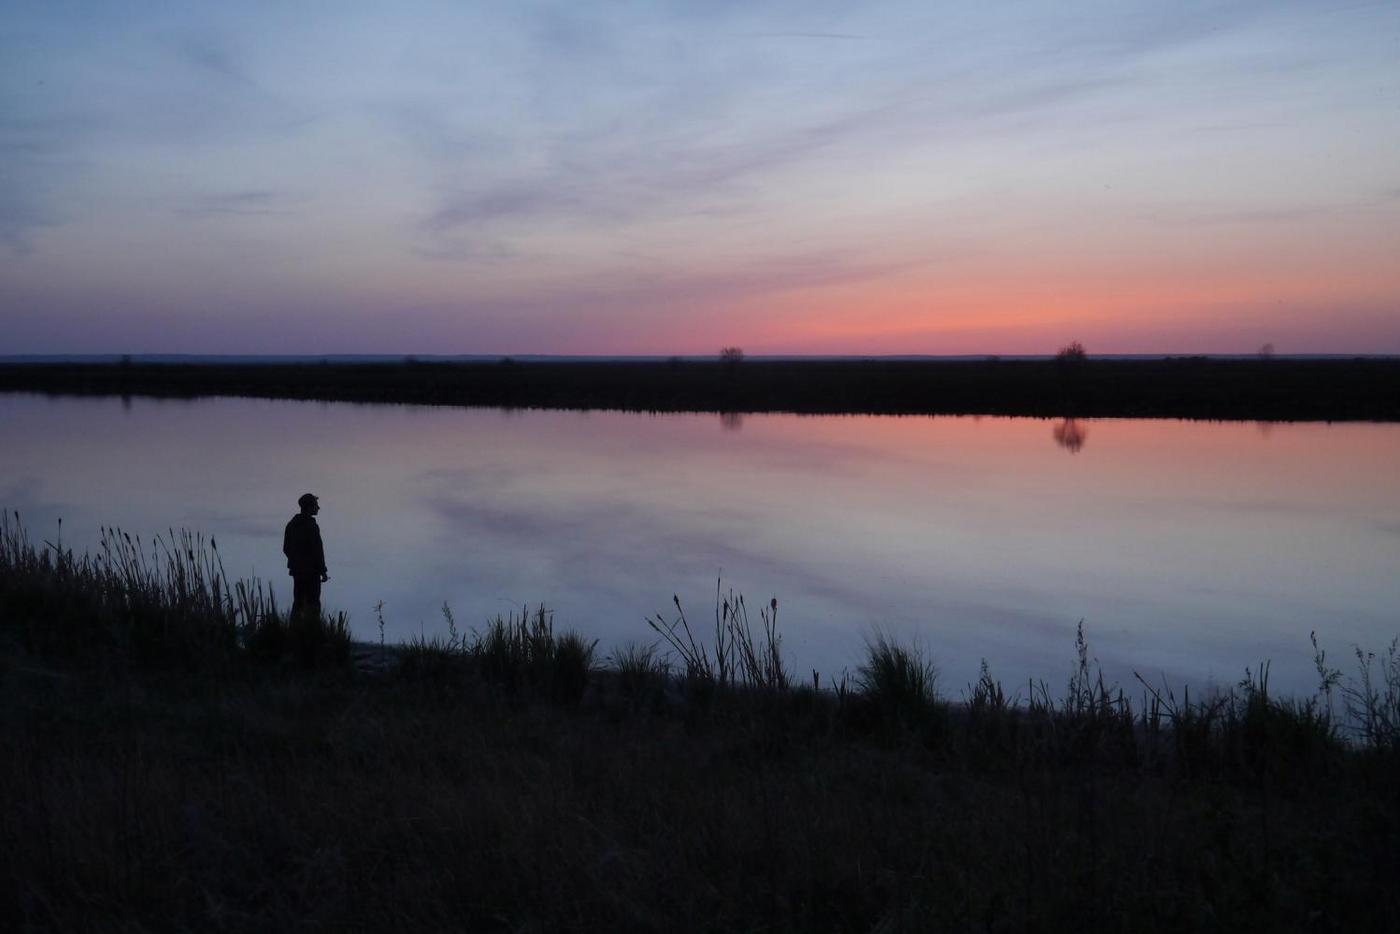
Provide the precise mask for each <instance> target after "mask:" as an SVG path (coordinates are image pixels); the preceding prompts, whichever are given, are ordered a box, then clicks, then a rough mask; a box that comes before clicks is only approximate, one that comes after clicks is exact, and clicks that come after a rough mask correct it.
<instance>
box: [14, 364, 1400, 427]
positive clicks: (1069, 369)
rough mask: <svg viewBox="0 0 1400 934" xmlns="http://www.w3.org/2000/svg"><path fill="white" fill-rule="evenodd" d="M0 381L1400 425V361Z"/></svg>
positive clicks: (508, 404)
mask: <svg viewBox="0 0 1400 934" xmlns="http://www.w3.org/2000/svg"><path fill="white" fill-rule="evenodd" d="M0 392H38V393H45V394H50V395H116V396H150V397H161V398H198V397H208V396H234V397H250V398H271V399H302V400H321V401H345V402H361V403H389V404H395V403H398V404H414V405H457V406H479V407H493V408H502V407H503V408H548V409H614V410H628V411H648V412H792V413H799V414H812V415H818V414H901V415H952V414H960V415H1023V416H1034V417H1125V418H1192V419H1219V420H1268V421H1400V359H1397V358H1393V357H1356V358H1342V359H1337V358H1325V357H1318V358H1274V359H1261V358H1240V357H1171V358H1126V359H1125V358H1090V359H1088V360H1085V361H1078V362H1062V361H1056V360H1047V359H1025V358H1015V359H1005V358H966V359H958V360H947V359H943V360H929V359H891V358H883V359H854V358H852V359H801V360H791V359H748V360H744V361H743V362H741V363H737V364H725V363H721V362H719V361H717V360H712V359H709V360H697V359H694V358H679V357H677V358H670V359H666V360H655V359H647V360H628V361H597V360H568V361H560V360H557V359H544V360H542V359H539V358H532V359H528V360H516V359H512V358H503V359H497V360H489V361H465V362H462V361H450V362H443V361H441V360H408V361H399V362H382V361H377V362H346V361H344V360H341V361H336V362H331V361H330V360H329V359H327V360H326V361H325V362H293V363H288V362H265V363H247V362H240V363H216V362H199V363H191V362H147V361H144V360H140V359H136V360H132V361H130V362H102V363H90V362H79V363H74V362H23V363H0Z"/></svg>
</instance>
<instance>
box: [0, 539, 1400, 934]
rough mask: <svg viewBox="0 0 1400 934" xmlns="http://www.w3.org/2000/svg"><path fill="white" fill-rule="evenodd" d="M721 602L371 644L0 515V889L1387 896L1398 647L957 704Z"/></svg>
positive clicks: (576, 899) (714, 902)
mask: <svg viewBox="0 0 1400 934" xmlns="http://www.w3.org/2000/svg"><path fill="white" fill-rule="evenodd" d="M172 546H173V547H172ZM146 555H150V556H152V557H149V558H148V557H145V556H146ZM716 609H717V614H716V616H717V618H718V620H719V625H718V626H716V627H714V628H713V631H711V628H712V627H711V624H710V623H706V624H705V626H704V632H701V631H700V627H698V626H697V627H696V628H695V629H694V630H692V628H691V625H690V623H688V622H687V621H686V620H685V619H684V613H683V612H682V609H681V607H680V606H679V604H677V605H676V607H675V608H674V614H673V615H670V616H667V617H657V618H655V619H654V620H652V623H653V625H652V627H651V629H650V630H644V631H642V632H639V640H641V642H642V644H639V645H632V646H623V647H619V648H616V649H613V650H611V651H608V652H607V653H606V657H599V655H600V654H601V653H597V649H596V646H595V645H594V644H592V643H590V642H588V641H587V640H585V639H583V638H582V637H580V636H578V635H577V634H574V633H570V632H566V631H559V632H556V630H555V628H554V624H553V620H552V617H551V616H550V614H548V612H547V611H545V610H543V609H537V610H534V611H531V612H529V613H528V614H521V615H519V616H516V617H507V618H504V619H501V618H498V619H497V620H496V621H495V622H494V623H492V624H491V625H490V626H488V627H487V628H486V629H485V631H483V632H481V633H479V634H474V635H470V636H468V635H465V634H461V633H459V632H458V631H457V629H456V624H455V622H453V621H452V620H451V619H450V618H448V619H447V620H446V622H447V625H448V631H447V634H446V635H444V636H443V637H441V638H440V639H438V640H427V641H422V640H420V641H416V642H413V643H410V644H407V645H403V646H384V647H383V648H382V650H379V647H377V646H375V645H372V644H371V645H360V644H352V643H351V642H350V640H349V634H348V632H347V631H346V629H345V627H344V621H343V619H340V618H331V619H323V620H315V621H309V620H308V621H301V622H300V623H292V622H291V621H288V620H287V619H286V617H285V616H284V615H282V614H281V613H279V611H278V609H277V607H276V605H275V603H273V602H272V601H271V600H270V599H268V598H267V597H265V596H264V595H263V594H262V592H261V591H260V590H259V589H258V588H257V587H256V586H255V585H250V584H247V583H238V582H235V583H233V584H230V583H229V582H228V581H226V580H225V579H224V578H223V577H222V572H221V571H220V570H219V569H218V561H217V549H216V548H215V547H214V546H213V543H212V542H211V543H208V545H205V544H204V543H202V542H201V541H199V540H198V539H197V538H184V539H181V540H179V541H178V542H172V543H167V544H166V545H161V544H151V543H147V544H146V545H144V546H143V545H141V544H140V542H139V540H137V539H134V538H128V537H126V536H125V535H124V534H122V533H114V532H111V531H109V532H108V535H107V538H106V539H105V540H104V546H103V548H102V549H101V552H100V553H99V554H96V555H93V556H75V555H73V554H71V553H68V552H61V551H58V550H56V549H54V548H52V547H49V546H47V545H44V544H37V545H36V544H34V543H31V542H30V541H29V540H28V539H27V537H26V536H25V535H24V534H23V530H22V529H21V528H20V527H18V525H17V524H15V523H13V522H11V524H9V525H8V526H6V527H5V528H4V530H3V535H0V742H3V744H4V748H5V749H6V750H7V751H8V754H7V755H6V756H5V757H3V760H0V797H3V800H4V801H5V802H6V804H5V810H4V814H3V819H0V846H3V847H4V850H5V852H6V853H7V854H8V856H9V858H8V859H7V860H6V861H4V864H3V866H4V868H3V869H0V909H3V910H4V911H5V913H6V916H7V917H10V918H13V919H15V923H17V924H18V925H19V927H20V929H34V930H87V929H91V928H92V927H94V926H104V927H109V928H111V927H122V928H129V929H133V930H145V929H156V928H160V929H170V928H176V929H179V928H191V929H202V930H204V929H214V930H224V931H255V930H269V929H278V930H285V929H290V928H293V927H296V928H299V929H304V930H381V929H386V928H394V929H444V928H460V929H467V930H501V931H519V930H538V931H553V930H597V931H612V930H657V931H661V930H665V931H731V930H791V931H807V930H813V931H825V930H874V929H881V930H911V931H912V930H939V929H955V930H970V929H977V930H1060V929H1064V928H1067V927H1070V926H1071V925H1073V926H1075V927H1079V926H1082V925H1085V924H1090V925H1094V926H1095V927H1099V928H1108V929H1118V930H1134V931H1168V930H1173V931H1174V930H1183V929H1202V928H1218V929H1225V930H1232V929H1238V928H1252V929H1268V930H1349V931H1357V930H1380V929H1383V928H1384V927H1385V924H1386V923H1387V922H1388V921H1389V919H1391V918H1392V917H1393V916H1394V912H1395V909H1396V907H1398V906H1397V905H1396V904H1395V903H1396V901H1397V895H1396V893H1395V891H1394V887H1393V885H1391V880H1393V878H1394V877H1395V874H1396V872H1397V871H1400V853H1397V850H1396V848H1395V847H1394V841H1395V839H1396V838H1397V834H1400V785H1398V784H1397V782H1396V781H1395V775H1396V767H1397V761H1400V760H1397V743H1396V736H1395V726H1396V723H1395V721H1394V714H1395V711H1396V704H1397V698H1396V693H1397V691H1400V672H1397V665H1396V660H1395V655H1394V654H1393V653H1392V654H1391V656H1390V657H1389V658H1388V659H1385V660H1382V665H1381V671H1380V673H1379V674H1374V672H1373V669H1372V667H1371V666H1370V664H1369V663H1368V667H1367V668H1366V669H1364V670H1363V671H1364V675H1362V674H1358V675H1355V676H1352V677H1347V678H1344V677H1343V675H1342V674H1341V673H1340V672H1337V671H1335V670H1334V669H1332V668H1331V667H1330V663H1329V662H1328V661H1327V659H1326V657H1325V656H1322V655H1319V657H1318V659H1317V661H1318V667H1319V675H1320V677H1321V679H1322V681H1323V685H1322V686H1321V687H1320V688H1319V695H1318V696H1317V697H1315V698H1310V699H1304V700H1298V699H1291V698H1276V697H1273V696H1271V695H1270V693H1269V690H1268V677H1267V666H1260V667H1258V668H1257V669H1255V670H1254V671H1253V672H1252V673H1251V676H1250V677H1249V678H1248V679H1246V680H1245V681H1244V682H1242V684H1241V685H1240V687H1239V688H1238V690H1235V691H1231V692H1229V693H1228V694H1226V695H1221V696H1218V697H1211V698H1187V697H1176V696H1174V695H1173V694H1172V693H1171V692H1170V691H1169V690H1167V689H1166V688H1165V687H1149V686H1147V685H1142V686H1141V692H1142V693H1141V695H1140V703H1134V702H1133V698H1132V697H1130V696H1129V695H1128V694H1126V693H1125V692H1123V691H1120V690H1117V689H1115V688H1114V687H1112V686H1106V685H1105V684H1104V683H1103V681H1102V678H1101V676H1100V675H1099V674H1098V672H1097V667H1096V666H1095V664H1094V663H1093V659H1092V652H1091V650H1090V648H1089V646H1088V645H1087V643H1086V642H1085V641H1084V639H1083V636H1082V633H1081V640H1080V642H1079V644H1078V645H1077V646H1075V647H1074V653H1073V654H1070V653H1069V652H1067V664H1066V665H1065V669H1066V672H1067V674H1068V678H1067V680H1061V679H1060V678H1058V677H1056V675H1055V673H1054V672H1050V671H1047V677H1050V678H1053V679H1054V683H1055V687H1053V688H1050V687H1045V686H1042V687H1041V688H1040V689H1039V690H1036V689H1032V690H1031V691H1030V692H1029V694H1028V695H1023V696H1019V697H1014V696H1012V695H1011V694H1010V693H1009V692H1008V691H1007V690H1006V689H1005V688H1003V686H1002V685H1000V684H999V683H997V681H996V680H995V679H994V677H993V676H992V674H991V673H985V676H984V677H983V678H982V679H981V680H979V681H978V682H977V683H976V684H975V685H968V686H967V688H966V690H965V691H962V692H961V698H960V699H958V700H954V699H953V697H956V696H957V695H956V694H954V695H953V697H950V696H949V695H948V694H947V693H945V692H944V691H940V690H939V687H938V685H937V678H936V672H935V671H934V670H933V669H932V668H931V666H929V665H928V664H927V663H926V661H925V660H924V659H922V658H921V657H920V656H919V654H918V653H917V652H914V651H912V650H910V649H908V648H905V647H901V646H898V645H894V644H890V643H888V642H879V641H877V642H876V643H875V644H874V645H872V646H871V647H870V650H869V652H868V654H867V657H866V658H865V659H864V661H863V662H862V663H861V664H860V665H859V667H858V669H857V674H856V676H855V677H854V678H853V679H852V680H851V681H849V682H843V683H841V684H837V685H830V686H828V685H820V684H818V685H811V684H807V683H804V680H803V679H802V678H799V677H797V676H795V675H794V674H793V673H791V672H788V671H787V670H786V669H785V667H784V665H783V663H782V654H781V648H780V646H781V643H780V639H779V638H778V632H777V625H776V618H775V617H774V616H773V613H774V612H775V611H776V606H775V605H774V604H771V603H770V604H768V605H767V606H764V607H759V608H755V610H754V612H755V618H754V619H752V620H750V612H751V611H750V610H749V608H747V607H746V606H744V605H743V604H742V603H741V602H740V601H739V600H738V599H737V598H734V597H731V596H729V595H723V596H720V597H719V605H718V606H717V608H716ZM706 615H707V616H708V613H707V614H706ZM653 640H654V641H655V642H656V643H658V644H659V646H660V647H661V648H659V649H654V648H651V647H650V646H648V645H647V644H646V643H647V642H651V641H653ZM666 648H669V653H668V654H666V655H663V654H662V651H661V649H666ZM1067 648H1068V647H1067ZM377 650H378V651H377ZM381 652H382V657H381ZM1051 667H1054V666H1051ZM1062 674H1063V673H1062ZM1061 685H1063V687H1061ZM1334 701H1335V705H1336V707H1337V708H1338V712H1336V713H1334ZM1353 705H1355V706H1356V707H1357V714H1358V715H1359V716H1360V718H1361V720H1362V721H1363V722H1365V721H1366V709H1367V708H1368V705H1369V709H1370V713H1371V719H1370V721H1369V722H1370V725H1369V726H1368V727H1367V728H1366V729H1364V730H1363V731H1361V732H1359V733H1348V732H1346V731H1344V729H1343V724H1342V721H1341V719H1340V716H1341V715H1340V709H1341V708H1344V707H1345V708H1351V707H1352V706H1353Z"/></svg>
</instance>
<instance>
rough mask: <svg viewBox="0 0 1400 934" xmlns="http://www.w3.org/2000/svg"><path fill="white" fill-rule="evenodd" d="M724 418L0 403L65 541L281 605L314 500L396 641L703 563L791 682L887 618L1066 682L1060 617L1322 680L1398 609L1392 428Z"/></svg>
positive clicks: (693, 594)
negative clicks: (778, 606) (305, 509)
mask: <svg viewBox="0 0 1400 934" xmlns="http://www.w3.org/2000/svg"><path fill="white" fill-rule="evenodd" d="M714 419H715V416H714V415H713V414H710V415H660V416H647V415H642V414H627V413H617V412H593V413H585V412H539V411H514V412H508V411H502V410H480V409H478V410H472V409H450V408H437V409H434V408H412V407H400V406H383V407H376V406H355V405H348V404H324V403H300V402H275V401H267V400H234V399H221V400H201V401H194V402H159V401H152V400H147V399H141V398H137V399H134V400H121V399H47V398H42V397H36V396H15V395H11V396H0V427H3V432H4V437H5V441H6V447H5V455H4V457H3V458H0V506H5V507H8V508H17V509H19V510H20V511H21V512H22V513H23V514H24V516H25V518H26V521H27V523H28V524H29V525H30V526H31V528H32V529H33V531H34V532H35V534H36V537H40V534H41V533H45V532H49V531H50V530H52V529H53V528H54V524H55V523H56V521H57V519H58V518H59V517H60V516H61V517H62V518H63V520H64V522H63V534H64V540H65V541H66V542H69V543H72V544H75V545H77V546H78V547H82V546H83V545H84V539H86V542H88V543H91V542H93V541H95V540H96V538H97V534H98V528H99V526H100V525H104V524H106V525H119V526H123V527H125V528H128V529H131V530H133V531H137V530H139V531H142V532H146V533H150V532H154V531H157V530H163V529H165V528H168V527H176V528H178V527H182V526H183V527H189V528H191V529H197V530H199V531H202V532H205V533H206V534H210V535H214V536H217V538H218V541H219V544H220V551H221V552H222V554H223V556H224V559H225V562H226V565H227V567H228V570H229V572H230V574H234V575H248V574H254V573H255V574H258V575H260V576H263V577H265V578H268V579H271V580H272V581H273V582H274V583H275V584H276V585H277V587H278V588H279V598H281V599H282V601H283V603H284V604H285V603H286V597H287V596H288V592H289V584H290V581H289V579H288V578H287V577H286V573H285V566H284V562H283V560H282V555H281V535H282V529H283V526H284V525H285V523H286V521H287V519H288V518H290V516H291V514H292V513H293V512H294V511H295V510H296V497H297V496H298V495H300V494H301V493H303V492H306V491H308V490H309V491H312V492H314V493H316V494H318V495H319V496H320V498H321V506H322V512H321V515H320V516H319V517H318V519H319V522H320V525H321V528H322V531H323V534H324V537H325V544H326V554H327V563H328V565H329V568H330V575H331V581H330V583H328V584H327V585H326V589H325V594H324V599H325V602H326V604H327V605H328V606H331V607H339V608H344V609H346V610H348V611H349V612H350V613H351V616H352V620H353V621H354V623H355V624H356V625H357V627H358V632H359V635H360V636H362V637H367V638H375V637H377V631H375V628H374V614H373V612H372V607H373V606H374V605H375V603H376V602H377V601H380V600H382V601H384V605H385V615H386V621H387V623H388V626H389V632H388V635H389V637H390V638H405V637H408V636H410V635H416V634H417V633H418V632H419V631H420V626H421V627H422V628H423V629H424V630H425V631H427V632H430V633H431V632H433V631H436V629H437V628H438V627H440V626H441V615H440V609H441V606H442V603H443V602H444V601H447V602H449V603H450V604H451V605H452V607H453V610H454V612H455V614H456V616H457V619H458V620H459V621H461V622H462V623H463V624H464V625H465V626H468V627H469V626H471V625H473V624H476V625H480V623H481V621H483V620H484V619H485V618H486V617H487V616H489V615H494V614H495V613H497V612H504V611H505V610H507V609H511V608H514V609H517V610H518V608H519V607H520V605H521V604H523V603H526V602H530V603H533V602H537V601H541V600H543V601H546V602H547V603H549V605H550V606H552V607H553V608H554V609H555V611H556V618H557V620H558V621H559V624H560V625H562V626H574V627H578V628H581V629H584V630H586V631H587V632H588V633H589V635H590V636H593V637H596V638H598V639H599V640H600V649H601V650H602V651H603V652H606V651H608V650H609V649H610V647H611V646H613V645H616V644H618V643H621V642H625V641H628V640H646V639H648V638H650V637H651V633H650V631H649V630H648V629H647V628H646V625H645V623H644V618H645V617H646V616H647V615H649V614H653V613H655V612H657V611H658V610H661V609H663V608H664V607H665V606H666V605H667V604H669V602H670V599H671V595H672V594H673V593H677V594H679V595H680V597H681V599H682V600H683V601H684V603H685V605H686V607H687V611H688V612H690V613H692V614H697V613H698V614H700V615H702V616H703V615H704V613H705V612H706V610H707V608H708V607H709V606H710V604H711V601H712V600H713V595H714V584H715V577H716V576H717V575H718V574H721V573H722V574H723V576H724V579H725V582H726V585H732V586H733V587H734V588H735V589H736V590H737V591H741V592H744V593H745V594H746V595H747V596H748V597H749V599H750V600H760V601H766V600H767V599H768V598H770V597H772V596H774V595H776V596H777V597H778V598H779V600H780V601H781V602H782V606H783V617H784V622H783V646H784V649H785V651H786V652H787V653H788V654H789V656H790V658H791V660H792V662H793V669H794V670H796V671H806V670H808V669H810V668H813V667H815V668H820V669H821V670H822V671H823V672H826V673H828V674H831V673H839V672H840V670H841V669H842V668H843V667H844V666H853V665H854V664H856V662H857V661H858V658H859V653H860V649H861V644H862V641H863V638H864V636H865V635H866V634H867V633H868V632H869V631H870V628H871V627H873V626H876V625H879V626H882V627H884V628H886V629H888V630H891V631H892V632H893V633H895V634H896V635H900V636H903V637H910V638H913V637H917V638H920V639H921V640H922V641H923V642H924V643H925V644H926V645H927V648H928V649H929V651H930V652H931V653H932V654H933V655H934V657H935V658H936V659H937V661H938V664H939V666H940V668H941V670H942V684H943V688H944V690H945V691H946V692H948V693H949V694H952V695H954V696H956V695H957V692H958V690H959V688H960V687H961V686H963V685H965V684H967V683H968V682H970V681H972V680H973V679H975V677H976V673H977V665H978V662H979V660H980V659H981V658H983V657H985V658H986V659H987V660H988V662H989V664H990V665H991V668H992V671H993V673H994V674H997V675H999V676H1000V677H1001V678H1003V680H1005V681H1006V683H1007V684H1008V685H1011V684H1016V683H1024V679H1026V678H1030V677H1035V678H1037V679H1039V678H1044V679H1046V680H1048V681H1050V682H1051V684H1052V685H1054V684H1056V683H1058V682H1060V681H1061V680H1062V679H1063V678H1064V677H1065V676H1066V675H1067V674H1068V672H1069V668H1070V665H1071V662H1072V660H1073V641H1074V627H1075V624H1076V623H1077V622H1078V621H1079V620H1080V619H1083V620H1084V621H1085V628H1086V631H1087V633H1088V635H1089V638H1090V641H1091V646H1092V649H1093V651H1094V654H1095V655H1097V657H1098V658H1100V659H1101V660H1102V661H1103V663H1104V665H1105V666H1106V668H1107V669H1108V671H1109V672H1110V674H1111V675H1113V676H1114V677H1116V678H1118V679H1119V680H1120V681H1122V682H1124V683H1125V684H1127V683H1131V679H1132V671H1133V670H1134V669H1136V670H1139V671H1142V672H1143V673H1144V674H1145V675H1148V676H1150V677H1152V676H1155V675H1157V673H1159V672H1164V673H1165V674H1166V675H1167V676H1168V678H1169V679H1171V680H1172V681H1174V682H1175V681H1180V680H1185V679H1190V680H1191V681H1193V682H1196V683H1200V682H1204V681H1209V680H1215V681H1217V682H1219V683H1233V682H1235V681H1237V680H1238V679H1239V677H1240V673H1241V671H1242V670H1243V668H1244V666H1245V665H1247V664H1257V663H1258V662H1259V661H1260V660H1262V659H1266V658H1272V659H1273V660H1274V667H1273V678H1274V682H1273V683H1274V684H1276V685H1277V686H1278V687H1279V688H1280V689H1310V688H1311V686H1312V683H1311V682H1312V677H1311V670H1310V659H1311V655H1310V647H1309V645H1308V641H1307V639H1308V633H1309V631H1310V630H1313V629H1316V630H1317V631H1318V634H1319V638H1320V639H1321V640H1322V642H1323V644H1324V646H1325V647H1328V648H1331V649H1333V651H1335V652H1338V653H1342V654H1345V653H1346V652H1347V651H1348V650H1349V648H1350V646H1351V645H1353V644H1359V645H1362V646H1366V647H1373V648H1374V647H1379V646H1381V645H1383V644H1385V643H1388V642H1389V640H1390V639H1391V638H1392V637H1393V636H1394V635H1395V634H1396V631H1397V628H1398V627H1397V623H1400V620H1397V613H1396V608H1397V607H1400V575H1396V574H1395V563H1394V556H1395V555H1396V553H1397V551H1398V550H1400V531H1397V530H1400V472H1398V471H1396V470H1395V469H1394V465H1395V464H1396V463H1397V462H1400V426H1396V425H1349V424H1341V425H1321V424H1280V425H1277V426H1275V427H1274V428H1273V429H1272V433H1271V434H1269V435H1268V436H1267V438H1265V437H1262V436H1261V434H1260V432H1259V430H1258V429H1257V428H1256V427H1255V426H1253V425H1250V424H1247V423H1234V424H1207V423H1195V422H1166V421H1136V420H1094V421H1093V423H1092V425H1090V424H1089V422H1088V421H1085V420H1066V421H1060V422H1052V423H1049V424H1048V425H1047V423H1046V422H1045V421H1044V420H1036V419H1009V418H993V417H985V418H979V419H973V418H949V417H939V418H928V417H905V418H895V417H851V416H840V417H829V418H828V417H819V418H818V417H799V416H792V415H752V414H750V415H745V416H743V418H742V430H740V431H736V430H734V429H736V428H738V427H739V420H738V419H737V418H735V419H731V418H730V417H729V416H721V418H720V426H721V428H722V430H721V431H716V430H715V421H714ZM1047 428H1048V429H1049V431H1050V433H1051V434H1052V435H1053V438H1054V441H1055V442H1056V443H1055V444H1046V443H1045V440H1046V439H1045V434H1046V431H1047ZM1090 429H1092V431H1093V434H1094V444H1093V445H1086V444H1085V443H1084V441H1085V438H1086V437H1087V433H1088V431H1089V430H1090ZM1065 450H1069V451H1071V452H1075V453H1076V454H1077V456H1075V457H1065V456H1064V451H1065ZM1153 680H1154V681H1155V680H1156V679H1155V677H1153Z"/></svg>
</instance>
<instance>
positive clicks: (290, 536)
mask: <svg viewBox="0 0 1400 934" xmlns="http://www.w3.org/2000/svg"><path fill="white" fill-rule="evenodd" d="M282 554H284V555H286V556H287V571H288V573H290V574H291V575H292V576H293V577H320V576H321V575H322V574H325V573H326V552H325V550H324V549H323V548H322V547H321V527H320V526H318V525H317V524H316V519H315V518H314V517H313V516H308V515H304V514H302V513H298V514H297V515H295V516H292V521H291V522H288V523H287V531H286V532H285V533H283V535H282Z"/></svg>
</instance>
